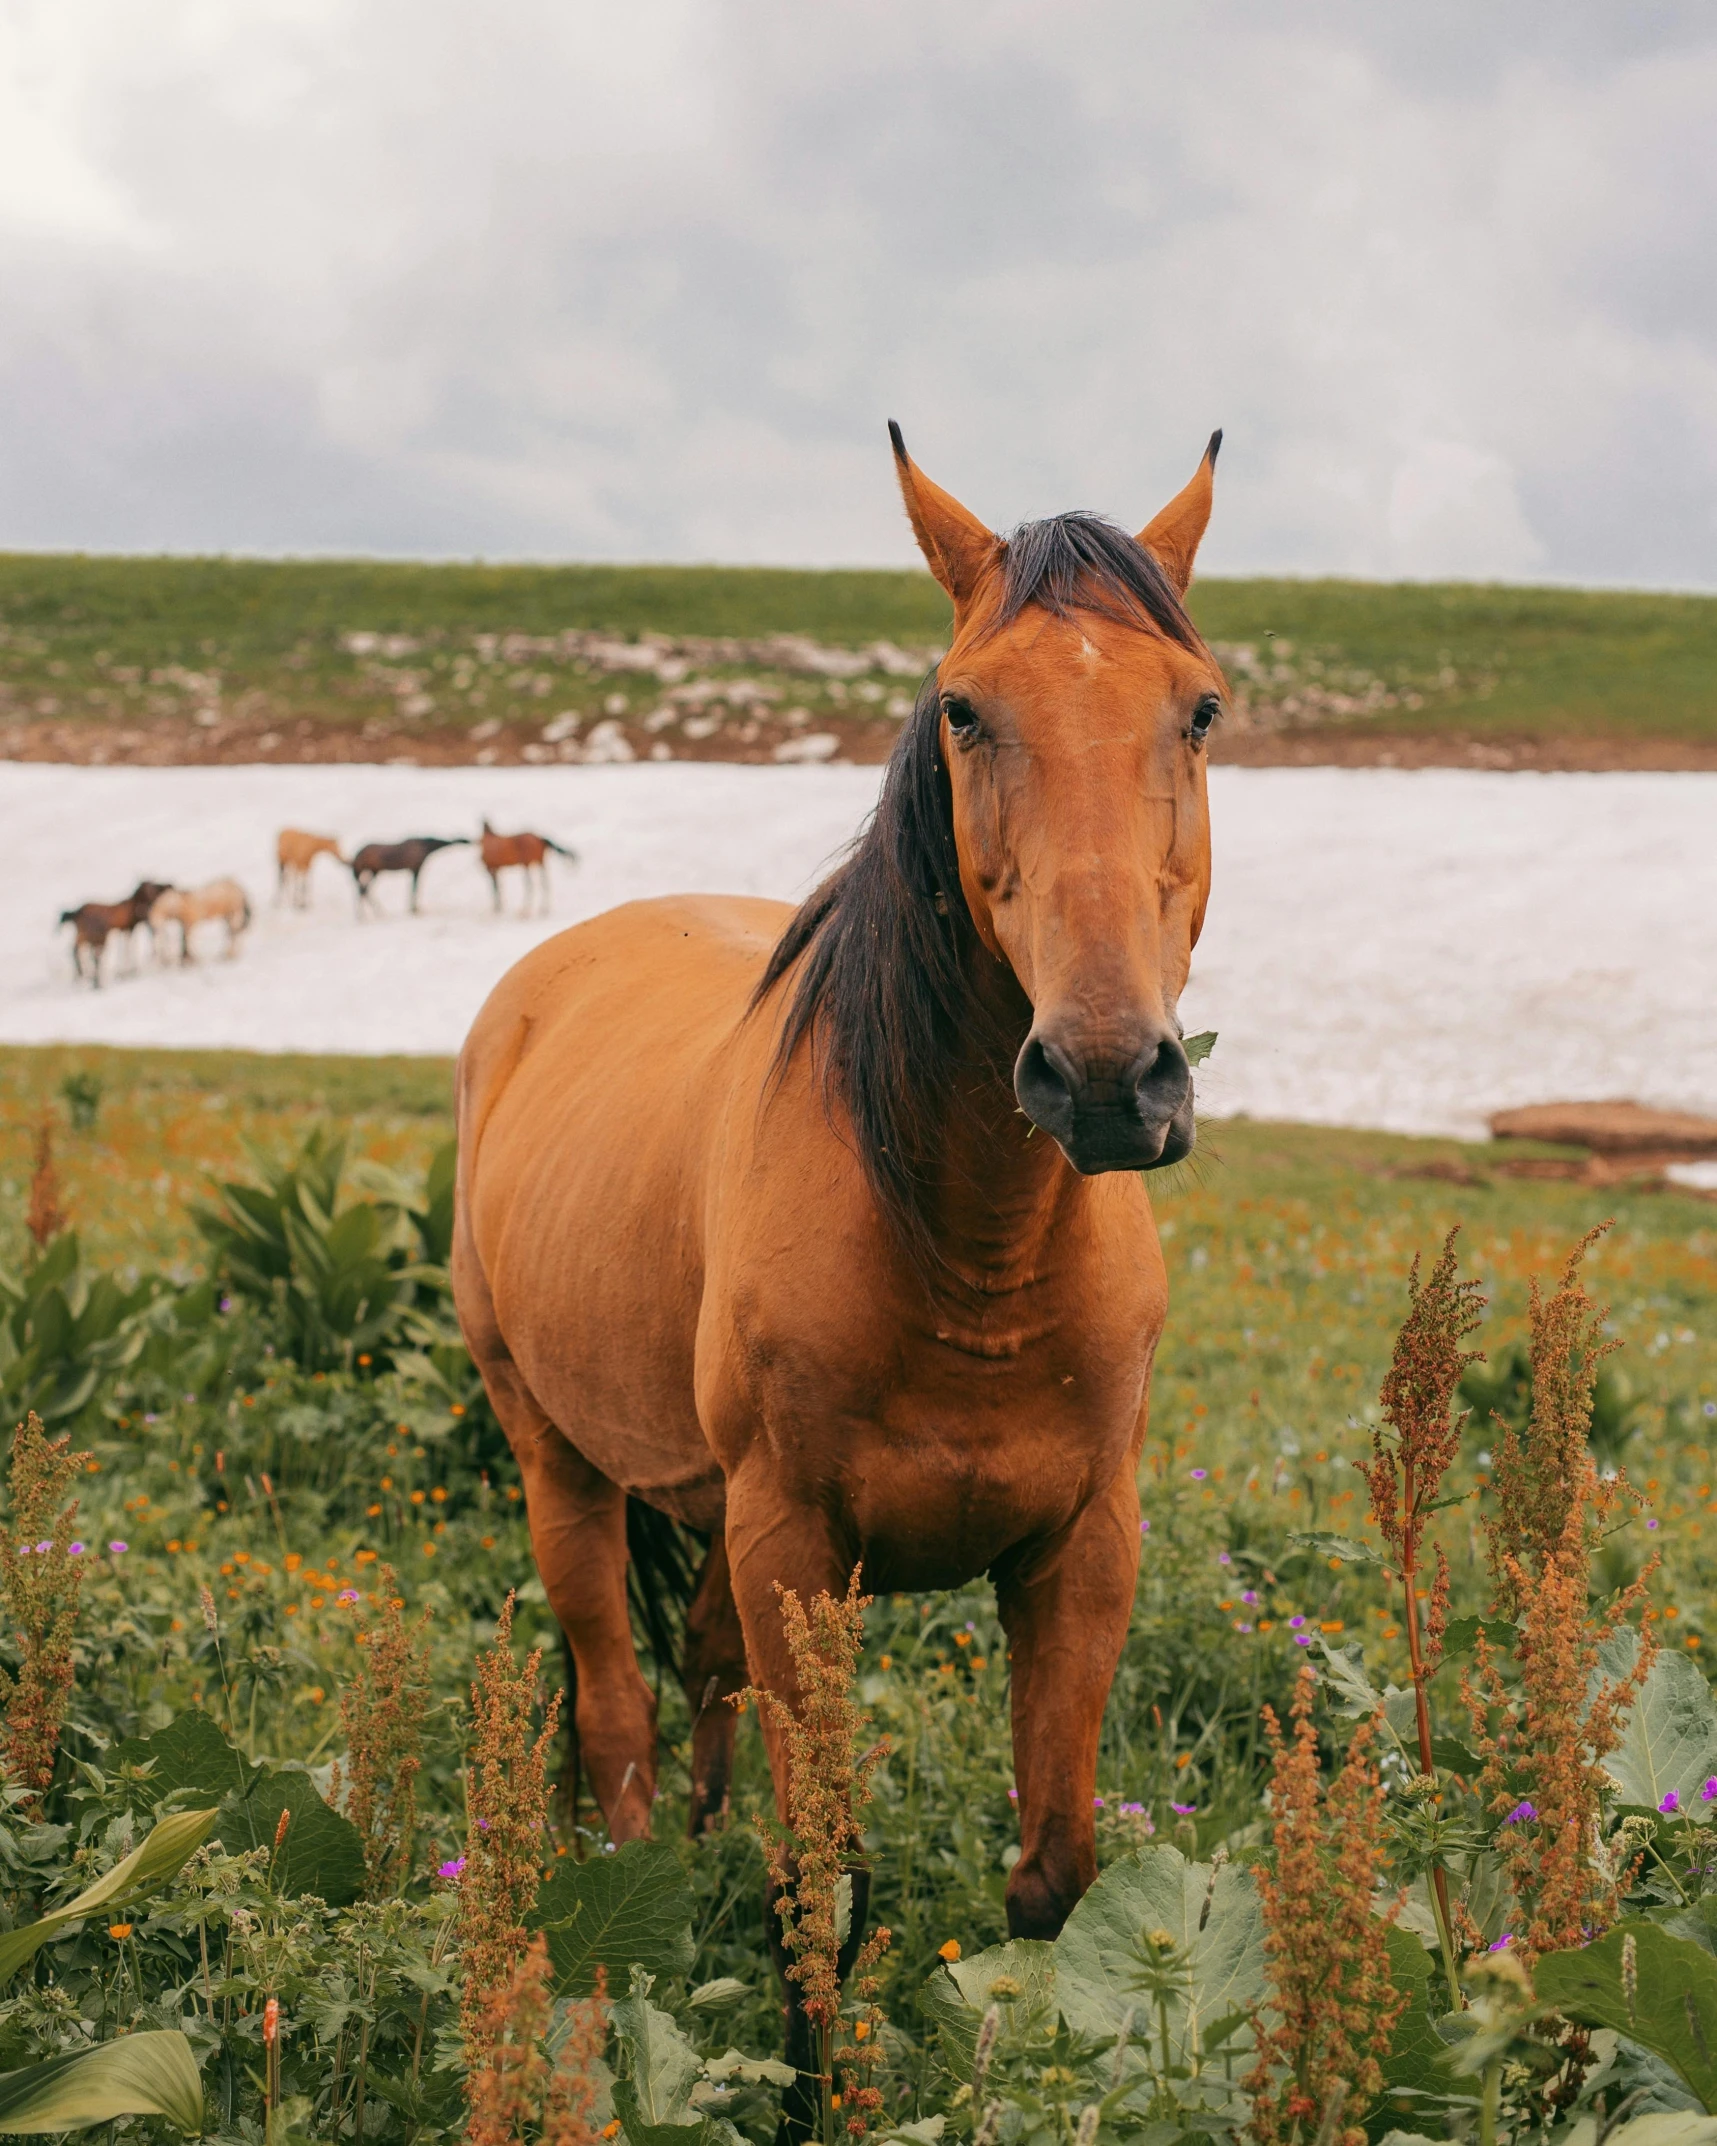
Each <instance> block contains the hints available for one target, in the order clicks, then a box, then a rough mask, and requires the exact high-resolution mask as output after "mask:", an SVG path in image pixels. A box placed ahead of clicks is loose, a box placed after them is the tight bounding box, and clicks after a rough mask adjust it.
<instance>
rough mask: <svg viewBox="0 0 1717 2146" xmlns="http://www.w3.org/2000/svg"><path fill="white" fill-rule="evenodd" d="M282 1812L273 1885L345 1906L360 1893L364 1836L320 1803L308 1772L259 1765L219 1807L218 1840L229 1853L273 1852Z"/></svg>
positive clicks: (293, 1894) (293, 1892) (334, 1811)
mask: <svg viewBox="0 0 1717 2146" xmlns="http://www.w3.org/2000/svg"><path fill="white" fill-rule="evenodd" d="M282 1811H287V1812H289V1813H290V1814H291V1815H290V1816H289V1817H288V1819H287V1822H286V1838H285V1839H284V1840H283V1841H282V1842H281V1844H280V1851H279V1853H278V1854H277V1855H276V1856H275V1858H274V1861H273V1863H272V1864H271V1865H270V1873H271V1877H272V1881H273V1883H274V1885H275V1886H276V1887H277V1888H278V1889H279V1891H281V1892H283V1893H286V1894H288V1895H290V1896H292V1897H297V1896H298V1895H300V1894H303V1893H314V1894H315V1896H316V1897H317V1899H318V1900H325V1901H326V1902H327V1903H328V1905H329V1906H330V1907H331V1908H343V1907H349V1906H350V1905H351V1903H352V1902H353V1901H354V1900H356V1899H357V1897H358V1895H359V1894H360V1893H361V1892H362V1891H363V1889H364V1841H363V1835H362V1834H361V1833H360V1832H359V1831H358V1829H357V1827H356V1826H355V1825H353V1823H352V1821H351V1820H350V1819H349V1818H342V1817H341V1815H340V1813H339V1812H338V1811H336V1810H334V1809H332V1808H331V1807H330V1806H329V1805H328V1804H327V1803H325V1802H324V1801H323V1799H322V1797H321V1796H319V1795H318V1794H317V1792H316V1784H315V1782H314V1781H312V1780H311V1778H310V1776H309V1775H308V1774H307V1773H300V1772H298V1771H296V1770H295V1769H294V1768H291V1767H286V1766H260V1767H258V1768H257V1770H256V1772H255V1774H254V1775H253V1776H252V1778H251V1780H250V1782H249V1783H248V1784H247V1786H246V1788H245V1792H244V1794H243V1795H234V1796H229V1797H228V1798H227V1800H226V1801H225V1803H223V1804H222V1805H221V1813H220V1826H219V1831H220V1835H221V1838H222V1840H224V1841H225V1842H226V1845H227V1846H228V1848H230V1849H235V1850H236V1849H240V1848H269V1849H272V1848H273V1846H274V1836H275V1833H276V1831H277V1829H278V1827H279V1825H280V1814H281V1812H282Z"/></svg>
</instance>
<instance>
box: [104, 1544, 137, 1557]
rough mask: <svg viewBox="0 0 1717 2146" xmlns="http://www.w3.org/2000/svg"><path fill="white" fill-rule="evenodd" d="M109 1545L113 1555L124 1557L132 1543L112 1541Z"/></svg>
mask: <svg viewBox="0 0 1717 2146" xmlns="http://www.w3.org/2000/svg"><path fill="white" fill-rule="evenodd" d="M107 1547H108V1549H109V1551H110V1552H111V1553H112V1554H113V1556H115V1557H123V1556H124V1555H125V1553H126V1551H127V1550H129V1549H130V1548H131V1545H130V1543H128V1542H110V1543H109V1544H108V1546H107Z"/></svg>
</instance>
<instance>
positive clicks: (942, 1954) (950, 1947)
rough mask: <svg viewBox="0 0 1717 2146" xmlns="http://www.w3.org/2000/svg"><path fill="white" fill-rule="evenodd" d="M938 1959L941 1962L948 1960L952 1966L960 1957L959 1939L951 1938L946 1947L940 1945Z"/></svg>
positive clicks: (937, 1951) (937, 1949) (937, 1950)
mask: <svg viewBox="0 0 1717 2146" xmlns="http://www.w3.org/2000/svg"><path fill="white" fill-rule="evenodd" d="M936 1957H937V1958H938V1959H939V1960H946V1961H947V1962H948V1963H949V1965H950V1966H952V1965H953V1963H954V1962H955V1961H956V1960H957V1959H958V1958H959V1957H960V1940H959V1939H958V1938H957V1937H951V1938H949V1940H948V1942H947V1943H946V1944H945V1945H938V1946H937V1948H936Z"/></svg>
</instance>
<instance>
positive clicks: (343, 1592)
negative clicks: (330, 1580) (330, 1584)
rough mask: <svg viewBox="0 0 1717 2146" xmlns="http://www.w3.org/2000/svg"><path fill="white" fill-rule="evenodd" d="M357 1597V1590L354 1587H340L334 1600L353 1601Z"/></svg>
mask: <svg viewBox="0 0 1717 2146" xmlns="http://www.w3.org/2000/svg"><path fill="white" fill-rule="evenodd" d="M357 1599H358V1590H357V1589H356V1588H355V1587H342V1588H341V1589H340V1592H339V1593H338V1594H337V1595H336V1596H335V1597H334V1600H335V1601H336V1602H355V1601H356V1600H357Z"/></svg>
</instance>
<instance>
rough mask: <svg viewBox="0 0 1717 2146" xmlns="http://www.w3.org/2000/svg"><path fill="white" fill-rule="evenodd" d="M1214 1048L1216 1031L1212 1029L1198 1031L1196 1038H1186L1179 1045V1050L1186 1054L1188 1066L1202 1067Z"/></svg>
mask: <svg viewBox="0 0 1717 2146" xmlns="http://www.w3.org/2000/svg"><path fill="white" fill-rule="evenodd" d="M1215 1048H1216V1031H1215V1029H1214V1028H1204V1029H1200V1030H1199V1032H1198V1034H1197V1035H1196V1036H1188V1037H1186V1038H1185V1039H1184V1040H1183V1041H1182V1043H1181V1049H1182V1050H1183V1051H1185V1053H1186V1062H1187V1064H1188V1065H1189V1066H1201V1065H1203V1063H1204V1061H1205V1060H1206V1059H1207V1058H1208V1057H1209V1056H1210V1054H1211V1052H1212V1051H1213V1050H1215Z"/></svg>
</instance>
